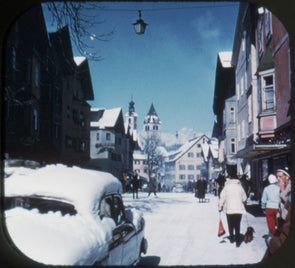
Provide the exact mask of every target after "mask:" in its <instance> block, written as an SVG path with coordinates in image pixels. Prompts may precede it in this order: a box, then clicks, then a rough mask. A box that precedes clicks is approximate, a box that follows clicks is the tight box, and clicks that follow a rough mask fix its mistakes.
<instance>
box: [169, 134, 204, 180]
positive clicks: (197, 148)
mask: <svg viewBox="0 0 295 268" xmlns="http://www.w3.org/2000/svg"><path fill="white" fill-rule="evenodd" d="M208 142H209V138H208V137H207V136H206V135H202V136H201V137H196V138H193V139H191V140H190V141H188V142H187V143H185V144H184V145H183V146H181V147H180V148H179V150H177V151H176V152H172V153H170V154H168V158H167V160H166V162H165V181H170V182H171V184H172V185H175V184H178V183H180V184H182V185H183V186H186V185H188V183H193V182H196V181H197V180H199V179H200V177H201V176H206V177H207V176H208V171H207V167H206V163H205V161H204V154H203V149H202V144H205V143H208Z"/></svg>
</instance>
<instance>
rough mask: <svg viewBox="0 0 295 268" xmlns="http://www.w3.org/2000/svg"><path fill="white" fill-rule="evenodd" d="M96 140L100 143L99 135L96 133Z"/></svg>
mask: <svg viewBox="0 0 295 268" xmlns="http://www.w3.org/2000/svg"><path fill="white" fill-rule="evenodd" d="M96 140H97V141H99V133H96Z"/></svg>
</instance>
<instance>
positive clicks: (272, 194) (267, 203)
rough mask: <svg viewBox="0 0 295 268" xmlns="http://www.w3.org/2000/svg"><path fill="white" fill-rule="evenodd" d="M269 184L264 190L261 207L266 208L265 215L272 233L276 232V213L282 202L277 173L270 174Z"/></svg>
mask: <svg viewBox="0 0 295 268" xmlns="http://www.w3.org/2000/svg"><path fill="white" fill-rule="evenodd" d="M268 181H269V183H270V184H269V185H268V186H266V187H265V188H264V190H263V192H262V197H261V208H262V209H263V210H265V217H266V222H267V226H268V230H269V233H270V234H275V232H276V215H277V213H278V210H279V203H280V187H279V186H278V184H277V182H278V179H277V178H276V176H275V175H273V174H270V175H269V176H268Z"/></svg>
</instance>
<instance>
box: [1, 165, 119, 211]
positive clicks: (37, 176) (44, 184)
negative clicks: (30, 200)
mask: <svg viewBox="0 0 295 268" xmlns="http://www.w3.org/2000/svg"><path fill="white" fill-rule="evenodd" d="M18 169H19V168H10V169H9V170H8V171H9V173H10V176H9V177H8V178H6V179H5V195H6V196H16V195H20V196H29V195H42V196H48V197H55V198H59V199H64V200H67V201H69V202H71V203H73V204H75V206H76V207H77V208H78V211H79V210H80V211H91V210H92V209H93V205H94V203H95V202H96V201H95V200H99V198H100V197H101V196H102V195H103V194H104V193H106V192H120V191H121V187H122V185H121V183H120V181H119V180H118V179H117V178H116V177H114V176H113V175H112V174H110V173H107V172H102V171H96V170H90V169H82V168H79V167H71V168H70V167H67V166H65V165H62V164H57V165H47V166H45V167H42V168H39V169H28V170H26V171H24V168H22V169H21V170H18ZM5 172H6V171H5ZM79 208H81V209H79Z"/></svg>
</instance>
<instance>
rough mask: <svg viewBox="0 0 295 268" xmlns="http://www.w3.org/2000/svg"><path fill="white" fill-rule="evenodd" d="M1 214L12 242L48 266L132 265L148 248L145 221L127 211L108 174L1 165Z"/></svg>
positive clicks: (114, 180) (117, 186)
mask: <svg viewBox="0 0 295 268" xmlns="http://www.w3.org/2000/svg"><path fill="white" fill-rule="evenodd" d="M5 173H6V178H5V184H4V192H5V218H6V227H7V230H8V233H9V235H10V237H11V239H12V242H13V243H14V244H15V245H16V247H17V248H18V249H19V250H20V251H22V252H23V253H24V254H25V255H26V256H27V257H29V258H31V259H32V260H34V261H37V262H39V263H44V264H50V265H93V264H97V265H135V264H137V263H138V262H139V261H140V257H141V253H144V254H145V253H146V251H147V241H146V239H145V238H144V227H145V221H144V218H143V216H142V213H140V212H139V211H137V210H135V209H131V210H130V209H129V210H125V207H124V204H123V201H122V197H121V194H120V193H121V191H122V186H121V183H120V182H119V180H118V179H117V178H115V177H114V176H113V175H111V174H110V173H106V172H100V171H94V170H87V169H81V168H78V167H72V168H70V167H66V166H64V165H48V166H46V167H41V168H35V169H30V168H24V167H9V166H6V167H5Z"/></svg>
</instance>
